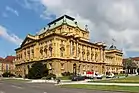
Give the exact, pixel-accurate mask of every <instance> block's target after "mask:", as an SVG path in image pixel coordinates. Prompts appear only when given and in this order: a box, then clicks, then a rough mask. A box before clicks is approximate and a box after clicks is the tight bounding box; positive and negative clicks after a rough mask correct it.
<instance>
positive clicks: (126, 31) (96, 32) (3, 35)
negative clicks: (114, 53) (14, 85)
mask: <svg viewBox="0 0 139 93" xmlns="http://www.w3.org/2000/svg"><path fill="white" fill-rule="evenodd" d="M104 1H105V2H104ZM104 1H103V0H97V1H95V0H88V1H86V0H81V1H80V2H79V1H78V0H1V1H0V56H1V57H6V56H7V55H14V54H15V51H14V49H15V48H17V47H19V44H20V43H21V41H22V40H23V39H24V38H25V37H26V35H27V34H36V33H37V32H38V31H39V30H40V29H41V28H43V27H44V26H46V25H47V23H49V22H50V21H52V20H53V19H55V18H56V17H59V16H61V15H63V14H68V15H71V16H72V17H75V18H76V19H77V20H78V21H79V22H81V23H83V24H85V25H86V24H87V25H88V26H89V30H90V40H91V41H94V42H96V41H103V42H105V43H106V44H108V45H110V44H112V43H113V41H112V40H111V39H112V38H114V39H115V41H116V42H114V43H115V45H116V46H117V47H118V48H119V49H121V50H123V52H124V57H129V56H139V44H137V43H136V42H138V35H139V28H138V25H139V23H138V22H139V16H138V14H139V12H138V11H137V10H138V9H139V8H138V7H137V6H139V5H138V4H139V3H137V0H134V1H133V0H121V1H119V0H117V1H115V0H111V1H109V0H104ZM107 1H109V3H106V2H107ZM77 3H78V5H80V6H77ZM135 4H137V5H135ZM100 5H101V6H100ZM82 6H84V7H82ZM136 26H137V27H136Z"/></svg>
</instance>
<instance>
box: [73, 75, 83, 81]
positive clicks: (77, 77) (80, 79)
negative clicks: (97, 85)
mask: <svg viewBox="0 0 139 93" xmlns="http://www.w3.org/2000/svg"><path fill="white" fill-rule="evenodd" d="M71 80H72V81H82V80H85V76H72V77H71Z"/></svg>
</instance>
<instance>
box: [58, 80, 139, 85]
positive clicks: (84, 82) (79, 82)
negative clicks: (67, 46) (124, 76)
mask: <svg viewBox="0 0 139 93" xmlns="http://www.w3.org/2000/svg"><path fill="white" fill-rule="evenodd" d="M67 84H88V85H116V86H139V84H135V83H92V82H91V83H90V82H86V81H77V82H70V83H64V82H61V83H60V84H57V85H67Z"/></svg>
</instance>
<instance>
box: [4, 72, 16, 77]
mask: <svg viewBox="0 0 139 93" xmlns="http://www.w3.org/2000/svg"><path fill="white" fill-rule="evenodd" d="M2 76H3V77H14V76H15V75H14V74H12V73H10V72H5V73H3V74H2Z"/></svg>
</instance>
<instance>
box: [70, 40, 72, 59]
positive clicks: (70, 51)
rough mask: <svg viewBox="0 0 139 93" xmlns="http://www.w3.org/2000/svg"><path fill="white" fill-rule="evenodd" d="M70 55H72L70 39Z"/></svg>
mask: <svg viewBox="0 0 139 93" xmlns="http://www.w3.org/2000/svg"><path fill="white" fill-rule="evenodd" d="M70 57H72V41H70Z"/></svg>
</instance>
